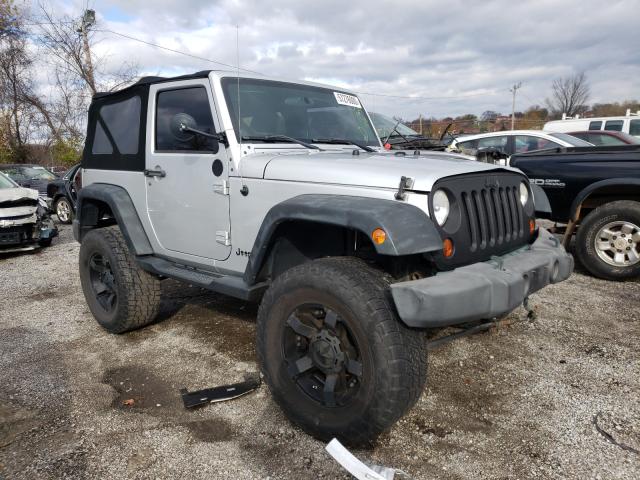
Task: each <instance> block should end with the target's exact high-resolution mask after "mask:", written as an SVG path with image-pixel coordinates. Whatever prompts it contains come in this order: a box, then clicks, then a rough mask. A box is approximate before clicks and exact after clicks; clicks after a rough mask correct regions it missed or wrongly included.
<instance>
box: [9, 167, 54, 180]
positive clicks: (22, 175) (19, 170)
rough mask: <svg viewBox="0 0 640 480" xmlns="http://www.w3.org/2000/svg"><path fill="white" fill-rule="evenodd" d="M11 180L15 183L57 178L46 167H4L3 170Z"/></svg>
mask: <svg viewBox="0 0 640 480" xmlns="http://www.w3.org/2000/svg"><path fill="white" fill-rule="evenodd" d="M2 171H3V172H4V173H6V174H7V175H8V176H9V177H11V179H13V180H15V181H24V180H55V179H56V176H55V175H54V174H53V173H51V172H50V171H49V170H47V169H46V168H44V167H38V166H34V167H30V166H25V165H19V166H12V167H4V168H3V169H2Z"/></svg>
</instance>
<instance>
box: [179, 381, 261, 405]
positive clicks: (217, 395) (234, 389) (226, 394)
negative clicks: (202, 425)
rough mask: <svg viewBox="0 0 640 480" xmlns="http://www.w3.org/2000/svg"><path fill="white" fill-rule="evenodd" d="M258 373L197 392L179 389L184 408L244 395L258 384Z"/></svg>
mask: <svg viewBox="0 0 640 480" xmlns="http://www.w3.org/2000/svg"><path fill="white" fill-rule="evenodd" d="M260 383H261V381H260V375H258V374H252V375H247V376H246V377H245V379H244V381H243V382H240V383H234V384H232V385H222V386H220V387H213V388H205V389H204V390H198V391H197V392H189V391H187V389H186V388H183V389H181V390H180V394H181V395H182V401H183V403H184V406H185V408H193V407H198V406H200V405H205V404H207V403H216V402H224V401H226V400H233V399H234V398H238V397H241V396H242V395H246V394H247V393H249V392H252V391H253V390H255V389H257V388H258V387H259V386H260Z"/></svg>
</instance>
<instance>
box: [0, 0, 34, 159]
mask: <svg viewBox="0 0 640 480" xmlns="http://www.w3.org/2000/svg"><path fill="white" fill-rule="evenodd" d="M22 24H23V16H22V12H21V11H19V10H18V9H17V8H15V6H14V5H13V2H12V1H10V0H0V25H1V35H0V141H1V142H2V143H1V144H0V149H1V150H2V152H1V156H2V158H3V160H10V161H16V162H25V161H27V160H28V157H29V152H28V143H29V141H30V140H31V139H32V137H33V136H34V135H35V134H36V133H37V128H38V123H39V120H40V119H39V118H38V114H37V111H36V110H35V109H34V107H33V105H32V104H31V102H30V101H29V100H28V97H29V96H30V95H31V92H32V83H33V82H32V80H31V66H32V60H31V58H30V56H29V55H28V53H27V48H26V33H25V31H24V30H23V28H22Z"/></svg>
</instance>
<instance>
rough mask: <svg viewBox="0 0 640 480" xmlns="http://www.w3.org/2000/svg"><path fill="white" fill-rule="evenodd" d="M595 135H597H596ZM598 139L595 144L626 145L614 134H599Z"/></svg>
mask: <svg viewBox="0 0 640 480" xmlns="http://www.w3.org/2000/svg"><path fill="white" fill-rule="evenodd" d="M594 136H595V135H594ZM597 137H598V139H597V140H596V141H594V142H591V143H593V144H594V145H624V144H625V143H624V142H623V141H622V140H620V139H619V138H617V137H614V136H613V135H597Z"/></svg>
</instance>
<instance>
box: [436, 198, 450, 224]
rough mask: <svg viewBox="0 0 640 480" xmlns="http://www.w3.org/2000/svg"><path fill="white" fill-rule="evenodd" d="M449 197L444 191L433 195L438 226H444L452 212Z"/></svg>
mask: <svg viewBox="0 0 640 480" xmlns="http://www.w3.org/2000/svg"><path fill="white" fill-rule="evenodd" d="M450 206H451V205H450V204H449V196H448V195H447V194H446V192H445V191H444V190H436V191H435V192H434V194H433V216H434V217H435V220H436V222H437V223H438V225H440V226H442V225H444V222H446V221H447V217H449V211H450Z"/></svg>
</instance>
